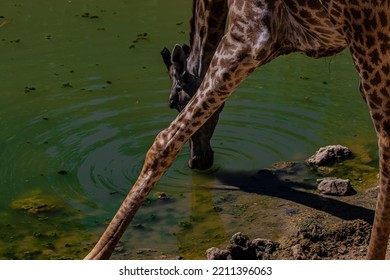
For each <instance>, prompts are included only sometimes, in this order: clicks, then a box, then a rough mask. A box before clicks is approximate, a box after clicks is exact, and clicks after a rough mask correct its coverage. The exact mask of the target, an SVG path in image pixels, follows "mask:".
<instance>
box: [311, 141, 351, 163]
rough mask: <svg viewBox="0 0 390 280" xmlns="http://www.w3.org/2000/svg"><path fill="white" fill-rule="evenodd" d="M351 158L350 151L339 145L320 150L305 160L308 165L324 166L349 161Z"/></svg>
mask: <svg viewBox="0 0 390 280" xmlns="http://www.w3.org/2000/svg"><path fill="white" fill-rule="evenodd" d="M352 156H353V154H352V152H351V150H350V149H348V148H347V147H344V146H341V145H331V146H326V147H322V148H320V149H319V150H318V151H317V152H315V154H314V155H312V156H311V157H310V158H308V159H307V160H306V163H307V164H308V165H315V166H326V165H331V164H333V163H335V162H340V161H343V160H346V159H349V158H351V157H352Z"/></svg>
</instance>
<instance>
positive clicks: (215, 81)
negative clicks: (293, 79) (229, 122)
mask: <svg viewBox="0 0 390 280" xmlns="http://www.w3.org/2000/svg"><path fill="white" fill-rule="evenodd" d="M226 18H227V20H228V25H227V31H226V32H225V21H226ZM347 47H348V48H349V49H350V51H351V54H352V58H353V61H354V63H355V66H356V69H357V71H358V73H359V77H360V82H361V86H360V90H361V92H362V95H363V98H364V99H365V100H366V102H367V105H368V107H369V110H370V114H371V116H372V120H373V123H374V126H375V129H376V132H377V136H378V144H379V158H380V182H379V185H380V191H379V195H378V202H377V207H376V212H375V220H374V224H373V230H372V234H371V240H370V245H369V248H368V253H367V258H368V259H381V258H382V259H383V258H384V257H385V253H386V246H387V241H388V238H389V233H390V0H285V1H282V0H275V1H270V0H194V5H193V18H192V20H191V50H190V52H189V53H188V52H186V50H185V49H184V50H183V48H182V47H180V46H176V47H175V49H174V51H173V53H172V57H171V62H168V63H167V66H168V68H169V69H170V73H171V74H170V75H171V78H172V81H173V87H172V91H171V104H172V105H174V106H173V107H176V108H178V109H179V111H180V113H179V115H178V116H177V118H176V119H175V120H174V121H173V122H172V123H171V124H170V125H169V127H168V128H167V129H165V130H163V131H162V132H161V133H159V134H158V136H157V137H156V140H155V141H154V143H153V145H152V147H151V148H150V150H149V151H148V153H147V155H146V159H145V163H144V166H143V169H142V171H141V174H140V176H139V178H138V180H137V181H136V183H135V184H134V186H133V187H132V189H131V191H130V192H129V194H128V196H127V197H126V198H125V200H124V202H123V203H122V205H121V207H120V208H119V210H118V212H117V214H116V215H115V217H114V218H113V220H112V221H111V223H110V225H109V226H108V228H107V229H106V231H105V232H104V234H103V235H102V237H101V238H100V240H99V242H98V243H97V245H96V246H95V248H94V249H93V250H92V251H91V253H90V254H89V255H88V256H87V257H86V259H102V258H108V257H109V256H110V255H111V253H112V251H113V250H114V248H115V245H116V244H117V242H118V241H119V239H120V237H121V236H122V234H123V232H124V231H125V230H126V228H127V226H128V224H129V223H130V221H131V220H132V218H133V216H134V215H135V213H136V211H137V210H138V208H139V207H140V205H141V204H142V201H143V200H144V199H145V198H146V196H147V195H148V193H149V192H150V190H151V189H152V188H153V186H154V185H155V184H156V183H157V181H158V180H159V178H160V177H161V176H162V175H163V174H164V172H165V171H166V170H167V169H168V168H169V166H170V165H171V164H172V163H173V161H174V160H175V158H176V156H177V155H178V153H179V151H180V150H181V148H182V147H183V145H184V143H185V142H187V141H188V140H189V139H190V137H192V138H191V139H197V140H196V141H192V140H191V141H192V148H194V150H195V151H197V152H196V153H195V157H194V158H193V160H194V162H196V164H194V165H193V167H195V168H199V167H200V168H202V167H205V166H207V165H210V161H211V163H212V157H210V156H207V155H208V154H210V152H207V151H209V149H211V147H210V145H209V140H210V138H211V135H212V133H213V130H214V128H215V125H216V123H217V121H218V114H219V113H220V111H221V110H222V107H223V104H224V102H225V100H226V99H227V98H228V97H229V96H230V94H232V93H233V92H234V90H235V89H236V88H237V86H238V85H239V84H240V83H241V82H242V81H243V80H244V79H245V78H246V77H247V76H248V75H249V74H250V73H251V72H252V71H253V70H254V69H256V68H257V67H260V66H261V65H263V64H265V63H268V62H270V61H271V60H273V59H274V58H276V57H278V56H280V55H285V54H288V53H291V52H304V53H306V54H307V55H308V56H311V57H316V58H317V57H323V56H328V55H333V54H336V53H338V52H340V51H341V50H343V49H345V48H347ZM166 62H167V60H166ZM189 91H191V92H189ZM183 96H184V97H185V98H183ZM175 104H176V105H175ZM210 131H211V134H210ZM205 151H206V152H205ZM202 154H204V155H206V156H205V158H208V159H207V160H205V161H203V160H200V161H199V160H198V159H199V158H201V157H202V156H201V155H202ZM197 156H198V159H197ZM190 166H191V160H190Z"/></svg>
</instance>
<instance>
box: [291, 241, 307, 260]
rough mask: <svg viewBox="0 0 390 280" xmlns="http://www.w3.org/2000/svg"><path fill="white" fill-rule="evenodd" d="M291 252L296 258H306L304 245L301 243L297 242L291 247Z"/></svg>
mask: <svg viewBox="0 0 390 280" xmlns="http://www.w3.org/2000/svg"><path fill="white" fill-rule="evenodd" d="M291 254H292V256H293V258H294V259H296V260H306V256H305V253H304V252H303V249H302V246H301V245H300V244H296V245H294V246H292V247H291Z"/></svg>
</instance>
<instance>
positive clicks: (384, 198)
mask: <svg viewBox="0 0 390 280" xmlns="http://www.w3.org/2000/svg"><path fill="white" fill-rule="evenodd" d="M378 142H379V159H380V179H379V180H380V181H379V194H378V198H377V204H376V210H375V219H374V224H373V227H372V232H371V238H370V244H369V246H368V252H367V256H366V258H367V259H384V258H385V256H386V249H387V242H388V239H389V234H390V177H389V176H390V173H389V172H390V137H389V136H387V137H381V136H379V141H378Z"/></svg>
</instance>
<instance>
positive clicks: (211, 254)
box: [206, 247, 230, 260]
mask: <svg viewBox="0 0 390 280" xmlns="http://www.w3.org/2000/svg"><path fill="white" fill-rule="evenodd" d="M229 255H230V252H229V251H228V250H221V249H218V248H216V247H212V248H210V249H207V251H206V257H207V259H208V260H227V259H228V256H229Z"/></svg>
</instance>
